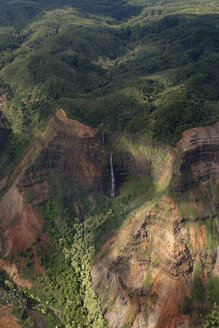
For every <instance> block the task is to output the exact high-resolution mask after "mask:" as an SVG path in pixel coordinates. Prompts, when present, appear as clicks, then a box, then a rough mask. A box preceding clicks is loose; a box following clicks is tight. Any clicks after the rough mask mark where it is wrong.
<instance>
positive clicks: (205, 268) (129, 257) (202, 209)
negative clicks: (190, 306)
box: [91, 122, 219, 328]
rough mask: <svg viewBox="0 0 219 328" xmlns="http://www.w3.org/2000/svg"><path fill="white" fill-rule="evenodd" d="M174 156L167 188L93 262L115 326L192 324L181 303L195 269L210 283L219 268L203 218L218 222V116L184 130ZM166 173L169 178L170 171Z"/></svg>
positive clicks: (102, 297) (94, 277)
mask: <svg viewBox="0 0 219 328" xmlns="http://www.w3.org/2000/svg"><path fill="white" fill-rule="evenodd" d="M172 155H173V160H171V163H172V164H171V165H169V166H168V170H170V171H172V172H173V174H172V178H171V179H170V182H169V186H168V187H167V190H166V192H165V194H159V196H158V197H155V199H157V200H156V201H154V202H153V204H151V202H149V203H148V204H147V203H146V204H145V209H144V210H142V209H141V210H140V211H139V212H138V213H137V214H136V215H135V216H134V217H133V218H132V219H131V221H130V223H129V224H128V225H127V226H126V227H125V228H124V229H123V230H122V231H120V232H119V233H117V234H116V235H114V236H113V237H112V238H111V239H110V240H109V241H108V242H107V243H106V244H105V245H103V247H102V249H101V251H100V253H99V254H98V256H97V258H96V262H95V263H94V265H93V267H92V271H91V274H92V281H93V287H94V290H95V291H96V292H97V294H98V295H99V297H100V300H101V305H102V309H103V314H104V315H105V317H106V319H107V320H108V324H109V328H120V327H135V328H157V327H159V328H167V327H168V328H170V327H171V328H176V327H178V328H179V327H184V328H186V327H190V326H191V320H190V316H189V314H190V313H185V312H184V310H183V308H184V299H185V298H191V294H190V291H191V287H192V284H193V279H194V275H195V273H194V272H195V267H196V265H197V263H198V265H200V266H201V267H202V273H201V274H200V277H199V278H200V279H201V280H202V281H203V284H204V285H206V284H207V282H206V281H208V279H210V278H211V276H212V274H213V275H215V272H216V271H217V269H216V267H217V263H218V260H217V248H216V247H213V248H212V247H211V248H210V249H208V238H207V228H206V225H205V221H206V220H208V222H209V224H211V225H212V226H213V225H214V224H215V222H217V214H216V212H217V211H216V210H217V208H218V202H219V199H218V184H219V122H218V123H216V124H215V125H213V126H208V127H201V128H194V129H190V130H188V131H185V132H184V133H183V135H182V139H181V140H180V141H179V143H178V145H177V147H176V149H175V150H174V151H173V154H172ZM162 175H163V176H168V175H169V176H170V174H169V173H168V172H167V171H166V169H164V171H163V174H162ZM160 181H162V179H160ZM185 202H186V203H185ZM188 209H189V210H188ZM185 213H186V215H187V216H185ZM215 238H216V239H217V237H215ZM106 250H107V251H106ZM209 256H210V258H209ZM209 261H210V262H209ZM209 263H211V265H210V266H209ZM214 266H215V269H214V270H212V269H213V268H214ZM212 272H213V273H212ZM197 306H198V305H197ZM202 310H203V308H202ZM190 312H191V311H190ZM197 326H198V324H197Z"/></svg>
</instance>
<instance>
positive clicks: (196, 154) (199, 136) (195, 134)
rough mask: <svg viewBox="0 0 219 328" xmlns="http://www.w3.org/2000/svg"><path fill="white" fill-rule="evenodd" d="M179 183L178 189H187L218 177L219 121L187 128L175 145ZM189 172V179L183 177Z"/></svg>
mask: <svg viewBox="0 0 219 328" xmlns="http://www.w3.org/2000/svg"><path fill="white" fill-rule="evenodd" d="M176 154H177V156H179V157H180V158H181V159H180V160H179V170H180V175H181V178H182V179H181V185H180V186H179V189H181V190H185V189H188V188H189V187H190V186H191V185H196V186H197V185H198V184H199V183H202V182H205V181H208V180H210V179H212V178H214V179H216V180H218V178H219V122H217V123H216V124H214V125H212V126H207V127H200V128H194V129H190V130H187V131H185V132H184V133H183V135H182V139H181V140H180V142H179V143H178V145H177V148H176ZM188 169H189V170H190V172H191V175H190V179H188V177H187V178H183V176H184V173H185V172H186V171H188Z"/></svg>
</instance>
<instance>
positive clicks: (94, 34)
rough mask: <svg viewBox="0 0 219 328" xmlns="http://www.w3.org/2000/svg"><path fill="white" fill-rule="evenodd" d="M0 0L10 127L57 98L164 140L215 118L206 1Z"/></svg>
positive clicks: (213, 26) (98, 122) (41, 117)
mask: <svg viewBox="0 0 219 328" xmlns="http://www.w3.org/2000/svg"><path fill="white" fill-rule="evenodd" d="M12 7H13V10H11V9H12ZM1 9H2V10H1V21H0V23H1V27H0V52H1V56H0V58H1V59H0V67H1V71H0V78H1V79H2V81H3V85H7V86H10V97H9V98H10V99H9V100H8V106H7V116H8V118H9V120H10V121H11V123H12V126H13V127H14V128H17V129H19V130H21V131H26V130H28V129H31V131H33V130H34V129H36V130H39V129H40V128H42V127H43V125H44V123H45V121H46V120H47V118H48V116H49V115H50V114H51V113H52V112H53V111H54V110H55V108H57V107H59V106H61V107H63V108H64V109H65V110H66V111H67V112H68V115H70V116H71V117H74V118H77V119H79V120H82V121H84V122H87V123H89V124H91V125H93V126H99V127H104V128H105V129H111V130H118V129H119V130H126V131H131V132H135V133H140V134H142V135H145V136H147V137H149V138H154V139H160V140H162V141H167V142H168V143H171V144H173V143H175V142H176V141H177V140H178V138H179V137H180V135H181V132H182V131H183V130H185V129H187V128H189V127H193V126H197V125H203V124H209V123H212V122H214V121H216V120H217V119H218V118H219V116H218V115H219V114H218V86H219V75H218V72H219V70H218V63H219V58H218V44H219V40H218V33H217V26H218V10H219V8H218V4H217V3H216V1H213V0H212V1H210V3H209V1H207V0H199V1H192V2H191V1H184V2H183V4H182V5H180V4H179V2H178V1H164V2H163V1H132V2H131V1H130V3H129V4H127V3H126V2H125V1H98V0H94V1H92V8H91V4H90V1H86V0H83V1H80V3H79V2H76V1H74V0H72V1H71V0H65V1H63V2H61V1H58V0H56V1H53V2H51V1H37V2H23V1H22V3H21V1H19V0H16V1H13V2H12V1H3V2H2V4H1ZM79 10H80V11H79ZM140 11H141V13H140ZM9 13H10V14H9ZM137 13H138V15H137ZM131 16H132V17H131ZM15 116H16V120H14V119H13V117H15ZM115 116H116V117H117V120H114V117H115ZM35 132H36V131H35ZM36 133H37V132H36Z"/></svg>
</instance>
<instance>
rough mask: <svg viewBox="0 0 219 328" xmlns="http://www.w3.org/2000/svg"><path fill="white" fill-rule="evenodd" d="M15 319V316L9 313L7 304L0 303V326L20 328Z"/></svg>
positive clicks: (3, 327) (0, 327)
mask: <svg viewBox="0 0 219 328" xmlns="http://www.w3.org/2000/svg"><path fill="white" fill-rule="evenodd" d="M17 321H18V320H17V318H15V317H14V316H13V315H12V314H11V313H10V307H9V306H5V305H0V328H21V326H19V325H18V323H17Z"/></svg>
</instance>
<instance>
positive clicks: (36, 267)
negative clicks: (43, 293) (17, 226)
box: [32, 249, 45, 276]
mask: <svg viewBox="0 0 219 328" xmlns="http://www.w3.org/2000/svg"><path fill="white" fill-rule="evenodd" d="M32 254H33V261H34V270H35V272H36V274H37V275H39V276H43V275H44V273H45V269H44V267H42V266H41V265H40V264H39V258H38V256H37V254H36V251H35V249H34V250H33V251H32Z"/></svg>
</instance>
